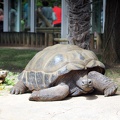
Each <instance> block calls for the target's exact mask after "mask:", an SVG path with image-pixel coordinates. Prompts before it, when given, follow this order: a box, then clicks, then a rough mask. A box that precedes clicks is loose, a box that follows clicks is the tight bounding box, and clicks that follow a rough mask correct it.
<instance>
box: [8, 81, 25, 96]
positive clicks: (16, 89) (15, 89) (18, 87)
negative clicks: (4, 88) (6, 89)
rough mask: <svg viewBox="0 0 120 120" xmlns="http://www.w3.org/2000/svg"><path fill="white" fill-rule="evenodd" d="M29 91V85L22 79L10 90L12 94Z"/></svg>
mask: <svg viewBox="0 0 120 120" xmlns="http://www.w3.org/2000/svg"><path fill="white" fill-rule="evenodd" d="M26 91H27V87H26V86H25V84H24V83H23V82H22V81H18V82H17V84H16V85H15V86H13V88H12V89H11V90H10V93H11V94H16V95H17V94H22V93H25V92H26Z"/></svg>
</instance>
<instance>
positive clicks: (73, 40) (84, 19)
mask: <svg viewBox="0 0 120 120" xmlns="http://www.w3.org/2000/svg"><path fill="white" fill-rule="evenodd" d="M66 1H67V3H68V13H69V15H68V18H69V19H68V20H69V21H68V26H69V27H68V32H69V37H68V40H69V43H70V44H75V45H77V46H79V47H81V48H84V49H88V48H89V43H90V31H89V30H90V4H89V0H66Z"/></svg>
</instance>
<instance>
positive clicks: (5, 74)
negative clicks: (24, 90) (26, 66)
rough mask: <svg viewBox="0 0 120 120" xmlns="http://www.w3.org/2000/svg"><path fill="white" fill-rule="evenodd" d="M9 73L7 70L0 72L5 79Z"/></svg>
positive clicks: (0, 75) (0, 76)
mask: <svg viewBox="0 0 120 120" xmlns="http://www.w3.org/2000/svg"><path fill="white" fill-rule="evenodd" d="M7 73H8V72H7V71H5V70H0V78H5V77H6V76H7Z"/></svg>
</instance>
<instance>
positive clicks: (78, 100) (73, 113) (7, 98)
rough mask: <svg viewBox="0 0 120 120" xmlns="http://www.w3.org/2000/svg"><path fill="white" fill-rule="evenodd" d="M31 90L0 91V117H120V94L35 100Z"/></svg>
mask: <svg viewBox="0 0 120 120" xmlns="http://www.w3.org/2000/svg"><path fill="white" fill-rule="evenodd" d="M29 96H30V93H27V94H22V95H11V94H9V93H8V92H1V94H0V120H120V95H119V94H117V95H115V96H111V97H104V96H103V95H96V94H93V95H86V96H79V97H73V98H68V99H66V100H63V101H54V102H33V101H29V100H28V98H29Z"/></svg>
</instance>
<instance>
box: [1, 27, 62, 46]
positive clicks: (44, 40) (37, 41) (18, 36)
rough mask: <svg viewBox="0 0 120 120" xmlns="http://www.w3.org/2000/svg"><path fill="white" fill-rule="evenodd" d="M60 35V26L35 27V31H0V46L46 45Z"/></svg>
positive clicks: (51, 43) (52, 42)
mask: <svg viewBox="0 0 120 120" xmlns="http://www.w3.org/2000/svg"><path fill="white" fill-rule="evenodd" d="M58 37H61V28H54V27H51V28H48V27H47V28H36V32H35V33H31V32H29V29H27V31H25V32H2V33H0V46H21V47H47V46H50V45H53V44H54V38H58Z"/></svg>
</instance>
